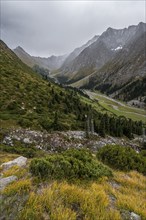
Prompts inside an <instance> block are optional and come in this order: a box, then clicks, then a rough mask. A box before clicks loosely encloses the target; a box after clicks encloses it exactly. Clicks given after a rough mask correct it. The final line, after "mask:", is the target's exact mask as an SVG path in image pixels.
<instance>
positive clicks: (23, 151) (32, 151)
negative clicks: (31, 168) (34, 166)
mask: <svg viewBox="0 0 146 220" xmlns="http://www.w3.org/2000/svg"><path fill="white" fill-rule="evenodd" d="M0 149H1V151H4V152H8V153H15V154H20V155H22V156H24V157H28V158H33V157H36V156H38V155H39V152H40V150H38V149H36V148H35V147H32V146H31V147H23V146H6V145H1V146H0Z"/></svg>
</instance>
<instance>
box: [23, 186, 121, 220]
mask: <svg viewBox="0 0 146 220" xmlns="http://www.w3.org/2000/svg"><path fill="white" fill-rule="evenodd" d="M108 206H109V198H108V195H107V194H106V192H105V190H104V189H103V188H102V185H100V184H96V183H92V184H91V185H90V186H88V187H82V186H79V185H75V184H69V183H67V182H61V183H58V182H54V183H52V185H50V186H48V187H47V188H46V189H44V190H42V193H41V194H34V193H33V194H30V197H29V200H28V202H27V204H26V206H25V207H24V208H23V210H22V212H21V216H20V217H21V219H30V216H31V219H42V218H43V215H44V213H45V215H46V216H47V215H48V216H49V218H50V219H52V220H75V219H77V218H81V219H85V220H91V219H93V220H97V218H98V219H99V220H113V219H115V220H121V217H120V212H119V211H118V210H116V209H115V210H114V209H110V208H108Z"/></svg>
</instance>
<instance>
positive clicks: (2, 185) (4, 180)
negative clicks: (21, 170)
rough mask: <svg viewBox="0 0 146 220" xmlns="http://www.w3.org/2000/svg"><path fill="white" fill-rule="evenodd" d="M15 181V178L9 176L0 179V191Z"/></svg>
mask: <svg viewBox="0 0 146 220" xmlns="http://www.w3.org/2000/svg"><path fill="white" fill-rule="evenodd" d="M15 180H17V176H9V177H5V178H1V179H0V190H3V189H4V188H5V187H6V186H7V185H8V184H10V183H12V182H13V181H15Z"/></svg>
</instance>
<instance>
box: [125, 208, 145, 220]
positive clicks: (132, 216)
mask: <svg viewBox="0 0 146 220" xmlns="http://www.w3.org/2000/svg"><path fill="white" fill-rule="evenodd" d="M121 215H122V219H123V220H141V217H140V215H137V214H136V213H134V212H130V211H128V210H121Z"/></svg>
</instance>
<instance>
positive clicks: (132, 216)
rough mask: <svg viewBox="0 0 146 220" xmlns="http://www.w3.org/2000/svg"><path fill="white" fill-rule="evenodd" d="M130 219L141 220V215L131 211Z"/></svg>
mask: <svg viewBox="0 0 146 220" xmlns="http://www.w3.org/2000/svg"><path fill="white" fill-rule="evenodd" d="M130 220H141V217H140V216H139V215H137V214H136V213H134V212H131V215H130Z"/></svg>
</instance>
